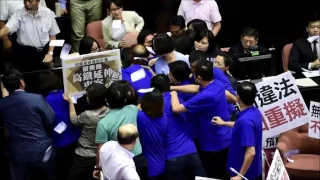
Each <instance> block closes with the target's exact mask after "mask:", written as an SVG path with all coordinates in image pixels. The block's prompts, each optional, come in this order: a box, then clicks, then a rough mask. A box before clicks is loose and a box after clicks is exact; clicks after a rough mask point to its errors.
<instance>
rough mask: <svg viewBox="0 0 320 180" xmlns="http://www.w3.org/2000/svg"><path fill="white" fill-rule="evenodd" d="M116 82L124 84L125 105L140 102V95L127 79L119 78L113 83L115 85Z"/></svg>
mask: <svg viewBox="0 0 320 180" xmlns="http://www.w3.org/2000/svg"><path fill="white" fill-rule="evenodd" d="M115 84H118V85H120V86H122V90H123V94H124V98H125V105H137V104H138V101H139V96H138V94H137V92H136V91H135V90H134V89H133V88H132V86H131V85H130V83H129V82H128V81H127V80H118V81H115V82H113V83H112V85H115Z"/></svg>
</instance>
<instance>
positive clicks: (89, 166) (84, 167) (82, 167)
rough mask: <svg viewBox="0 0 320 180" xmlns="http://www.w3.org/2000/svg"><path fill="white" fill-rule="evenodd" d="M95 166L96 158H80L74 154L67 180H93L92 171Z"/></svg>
mask: <svg viewBox="0 0 320 180" xmlns="http://www.w3.org/2000/svg"><path fill="white" fill-rule="evenodd" d="M95 165H96V157H82V156H79V155H77V154H76V155H75V158H74V161H73V165H72V167H71V169H70V172H69V175H68V178H67V179H68V180H94V178H93V171H94V166H95Z"/></svg>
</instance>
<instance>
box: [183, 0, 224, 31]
mask: <svg viewBox="0 0 320 180" xmlns="http://www.w3.org/2000/svg"><path fill="white" fill-rule="evenodd" d="M178 15H181V16H182V17H183V18H184V19H185V20H186V24H188V23H189V22H190V21H191V20H193V19H201V20H203V21H205V22H206V23H207V26H208V29H209V30H212V33H213V34H214V35H215V36H217V35H218V33H219V31H220V29H221V14H220V12H219V7H218V5H217V3H216V1H215V0H181V3H180V6H179V10H178Z"/></svg>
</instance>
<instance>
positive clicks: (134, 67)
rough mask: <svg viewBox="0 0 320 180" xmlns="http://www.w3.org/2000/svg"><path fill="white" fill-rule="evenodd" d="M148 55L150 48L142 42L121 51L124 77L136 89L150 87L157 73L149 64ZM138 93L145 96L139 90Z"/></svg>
mask: <svg viewBox="0 0 320 180" xmlns="http://www.w3.org/2000/svg"><path fill="white" fill-rule="evenodd" d="M148 56H149V52H148V50H147V49H146V48H145V47H144V46H142V45H140V44H137V45H134V46H132V47H131V48H130V50H124V51H122V52H121V61H122V66H123V67H122V79H123V80H127V81H128V82H129V83H130V85H131V86H132V88H133V89H134V90H135V91H138V90H139V89H147V88H150V80H151V78H152V76H153V75H155V73H154V72H153V70H152V69H151V68H150V67H149V66H148V65H147V63H148ZM138 95H139V97H142V96H143V94H142V93H139V92H138Z"/></svg>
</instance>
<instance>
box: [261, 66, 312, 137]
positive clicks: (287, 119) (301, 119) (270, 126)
mask: <svg viewBox="0 0 320 180" xmlns="http://www.w3.org/2000/svg"><path fill="white" fill-rule="evenodd" d="M256 87H257V90H258V94H257V97H256V107H258V108H259V110H260V112H261V114H262V116H263V138H264V139H266V138H269V137H274V136H276V135H279V134H280V133H283V132H285V131H288V130H290V129H293V128H296V127H299V126H301V125H304V124H306V123H308V122H309V111H308V108H307V106H306V104H305V102H304V100H303V98H302V96H301V93H300V91H299V89H298V87H297V85H296V84H295V79H294V77H293V76H292V74H291V73H290V72H285V73H282V74H280V75H278V76H276V77H274V78H272V79H269V80H267V81H262V82H260V83H257V84H256Z"/></svg>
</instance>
